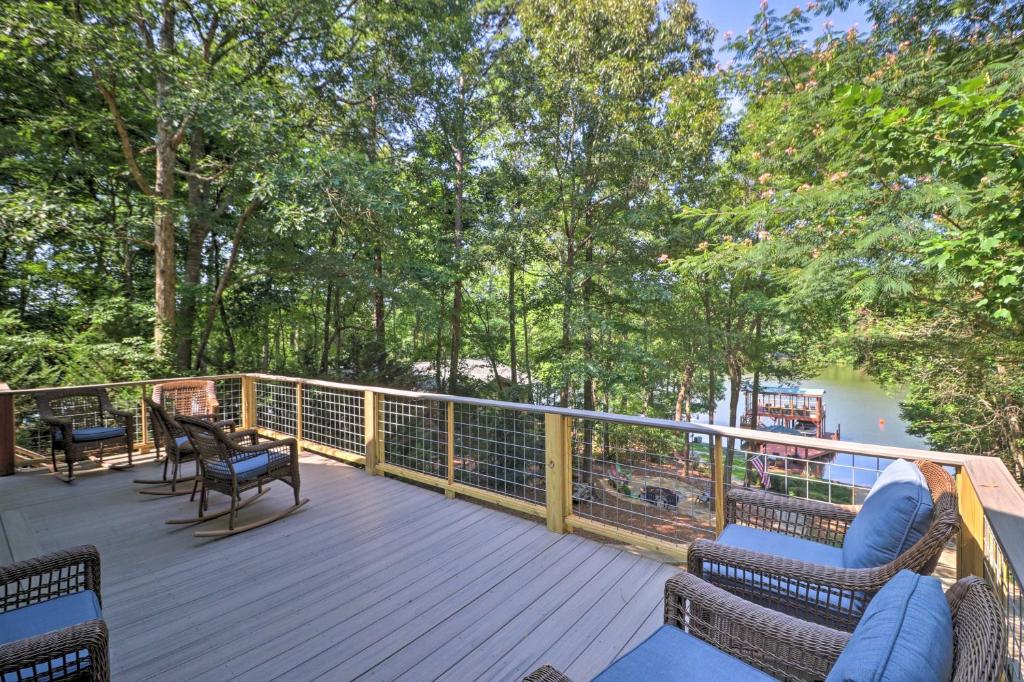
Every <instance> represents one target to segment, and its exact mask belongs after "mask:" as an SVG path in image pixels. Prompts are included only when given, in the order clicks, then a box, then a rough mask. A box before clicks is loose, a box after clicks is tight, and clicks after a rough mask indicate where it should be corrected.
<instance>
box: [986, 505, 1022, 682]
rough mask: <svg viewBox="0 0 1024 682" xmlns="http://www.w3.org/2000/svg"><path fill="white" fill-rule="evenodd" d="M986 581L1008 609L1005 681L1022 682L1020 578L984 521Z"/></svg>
mask: <svg viewBox="0 0 1024 682" xmlns="http://www.w3.org/2000/svg"><path fill="white" fill-rule="evenodd" d="M984 544H985V578H986V579H987V580H988V584H989V585H991V586H992V588H993V591H994V592H995V595H996V599H998V600H999V601H1000V603H1002V605H1003V607H1004V608H1005V612H1004V615H1005V618H1006V621H1005V622H1006V678H1007V679H1008V680H1014V681H1019V680H1021V679H1022V672H1024V594H1022V588H1021V583H1020V578H1019V576H1017V574H1016V573H1015V572H1014V570H1013V567H1012V566H1010V564H1009V562H1007V561H1006V556H1005V555H1004V553H1003V548H1002V545H1001V544H1000V542H999V538H997V537H996V536H995V533H993V532H992V528H991V526H990V525H989V523H988V521H987V520H986V522H985V541H984Z"/></svg>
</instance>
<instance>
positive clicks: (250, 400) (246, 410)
mask: <svg viewBox="0 0 1024 682" xmlns="http://www.w3.org/2000/svg"><path fill="white" fill-rule="evenodd" d="M242 428H243V429H253V428H256V380H255V379H253V378H252V377H251V376H248V375H244V376H243V377H242Z"/></svg>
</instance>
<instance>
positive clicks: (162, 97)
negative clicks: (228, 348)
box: [153, 0, 177, 357]
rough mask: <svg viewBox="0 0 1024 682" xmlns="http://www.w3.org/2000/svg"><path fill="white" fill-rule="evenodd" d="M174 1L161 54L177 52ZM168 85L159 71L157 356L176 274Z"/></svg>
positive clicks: (166, 9)
mask: <svg viewBox="0 0 1024 682" xmlns="http://www.w3.org/2000/svg"><path fill="white" fill-rule="evenodd" d="M174 4H175V3H174V2H172V0H164V3H163V9H162V12H161V14H162V16H161V22H160V51H161V52H162V53H163V54H164V55H171V54H173V53H174V28H175V9H174ZM168 88H169V84H168V82H167V75H166V74H165V73H164V72H163V67H157V71H156V102H155V104H156V107H155V108H156V112H157V121H156V145H155V146H156V150H155V153H156V177H155V180H154V183H153V192H154V194H155V200H156V207H155V210H154V211H153V251H154V254H153V260H154V273H155V274H154V283H153V289H154V291H155V295H156V325H155V327H154V329H153V347H154V349H155V352H156V354H157V357H162V356H163V355H164V353H165V352H166V351H167V349H168V342H169V340H170V339H169V338H168V336H167V335H168V334H169V333H171V332H173V330H174V308H175V287H176V284H177V281H176V280H177V272H176V270H175V257H174V213H173V209H172V206H171V201H172V200H173V199H174V185H175V177H174V167H175V163H176V159H175V148H176V146H177V144H176V142H175V133H174V131H173V129H172V125H171V122H170V121H168V120H167V118H166V117H165V103H166V98H167V91H168Z"/></svg>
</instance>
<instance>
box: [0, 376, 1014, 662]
mask: <svg viewBox="0 0 1024 682" xmlns="http://www.w3.org/2000/svg"><path fill="white" fill-rule="evenodd" d="M205 378H208V379H211V380H213V381H215V382H216V383H217V395H218V398H219V400H220V405H221V412H222V415H223V417H224V418H230V419H235V420H237V421H238V422H239V423H241V425H243V426H245V427H255V428H257V429H259V430H260V431H261V432H262V433H263V434H265V435H267V436H279V435H285V436H292V437H294V438H296V439H297V440H298V441H299V442H300V445H301V447H302V448H303V449H305V450H307V451H312V452H317V453H320V454H323V455H326V456H329V457H334V458H338V459H341V460H344V461H346V462H349V463H352V464H356V465H359V466H363V467H365V469H366V471H367V472H368V473H370V474H377V475H389V476H394V477H398V478H403V479H406V480H409V481H413V482H416V483H419V484H426V485H430V486H433V487H435V488H438V489H440V490H443V491H444V493H445V494H446V495H448V496H449V497H454V496H457V495H458V496H464V497H470V498H475V499H477V500H481V501H483V502H486V503H489V504H493V505H496V506H499V507H502V508H506V509H510V510H513V511H515V512H518V513H524V514H529V515H534V516H537V517H539V518H542V519H544V520H545V522H546V524H547V526H548V527H549V528H550V529H551V530H553V531H556V532H568V531H583V532H587V533H591V534H595V535H598V536H602V537H605V538H608V539H611V540H615V541H619V542H626V543H630V544H633V545H636V546H638V547H642V548H645V549H648V550H654V551H657V552H660V553H662V554H664V555H665V556H667V557H669V558H671V559H673V560H677V561H684V560H685V557H686V547H687V545H688V544H689V542H690V541H692V540H693V539H696V538H699V537H714V536H715V534H716V533H718V532H720V531H721V529H722V528H723V526H724V523H725V515H724V499H725V492H726V489H727V487H729V486H747V485H753V486H761V485H763V484H764V483H765V482H767V487H769V488H770V489H772V490H775V491H777V492H779V493H782V494H788V495H796V496H800V497H807V498H811V499H819V500H824V501H828V502H833V503H838V504H859V503H861V502H862V501H863V497H864V495H865V494H866V491H867V490H868V489H869V488H870V487H871V485H872V484H873V483H874V481H875V479H876V478H877V476H878V474H879V472H880V471H881V470H882V469H883V468H884V466H885V464H886V463H887V462H888V461H891V460H893V459H896V458H902V459H908V460H918V459H929V460H932V461H935V462H938V463H940V464H943V465H945V466H946V467H948V469H949V470H950V472H951V473H952V474H954V475H955V476H956V480H957V488H958V491H959V506H960V517H961V525H962V530H961V533H960V537H959V539H958V542H957V543H956V546H955V547H951V548H950V549H951V553H953V552H955V565H956V573H957V575H958V576H964V575H979V576H982V577H984V578H986V579H987V580H988V581H989V582H990V583H991V584H992V585H993V586H994V588H995V590H996V592H997V594H998V595H999V597H1000V599H1001V601H1002V602H1003V603H1004V604H1005V605H1006V622H1007V627H1008V630H1009V634H1010V637H1009V647H1010V651H1009V661H1010V664H1009V667H1008V670H1007V675H1008V677H1010V678H1012V679H1020V671H1021V666H1022V663H1024V650H1022V647H1024V630H1022V623H1024V621H1022V609H1024V596H1022V587H1021V582H1020V578H1019V576H1020V575H1021V574H1022V571H1024V491H1022V490H1021V488H1020V487H1019V486H1018V485H1017V484H1016V482H1015V481H1014V480H1013V477H1012V476H1011V475H1010V473H1009V471H1008V470H1007V469H1006V467H1005V466H1004V465H1003V463H1002V462H1001V461H1000V460H999V459H997V458H993V457H974V456H968V455H960V454H955V453H945V452H935V451H924V450H913V449H907V448H895V447H885V446H878V445H870V444H865V443H853V442H845V441H833V440H824V439H814V438H807V437H804V436H794V435H787V434H777V433H771V432H766V431H753V430H749V429H737V428H730V427H724V426H714V425H706V424H695V423H688V422H674V421H671V420H666V419H652V418H648V417H639V416H628V415H619V414H611V413H601V412H588V411H583V410H574V409H565V408H558V407H551V406H542V405H531V404H524V403H512V402H501V401H493V400H484V399H479V398H470V397H462V396H449V395H439V394H432V393H423V392H417V391H405V390H398V389H390V388H380V387H372V386H359V385H351V384H343V383H337V382H330V381H320V380H314V379H300V378H295V377H283V376H274V375H268V374H233V375H219V376H212V377H205ZM161 381H166V380H159V379H156V380H150V381H138V382H125V383H118V384H108V385H106V388H107V389H108V391H109V392H110V394H111V397H112V399H113V400H114V402H115V404H116V405H117V406H119V407H122V408H125V409H133V410H135V412H136V414H137V417H136V422H137V426H138V429H137V431H136V433H137V436H136V445H135V447H136V449H137V451H138V452H140V453H145V452H148V451H150V450H152V448H153V438H152V434H151V430H150V428H149V426H148V415H146V413H145V410H143V409H142V400H141V399H142V397H144V396H146V395H148V393H149V391H150V390H151V387H152V385H154V384H157V383H160V382H161ZM42 390H45V389H23V390H10V389H8V388H7V387H6V385H3V384H0V475H6V474H9V473H13V472H14V468H15V465H16V463H17V462H19V461H21V462H23V463H26V464H33V463H36V464H39V463H45V462H46V461H48V459H49V440H50V434H49V430H48V429H47V428H45V426H44V425H43V424H41V422H40V420H39V419H38V414H37V413H36V408H35V401H34V394H36V393H38V392H40V391H42ZM808 457H811V458H810V459H808ZM814 457H818V458H817V459H815V458H814Z"/></svg>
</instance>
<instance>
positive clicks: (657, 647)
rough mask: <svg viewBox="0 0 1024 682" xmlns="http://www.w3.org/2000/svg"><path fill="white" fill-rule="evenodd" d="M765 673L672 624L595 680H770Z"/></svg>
mask: <svg viewBox="0 0 1024 682" xmlns="http://www.w3.org/2000/svg"><path fill="white" fill-rule="evenodd" d="M771 679H773V678H772V677H769V676H768V675H766V674H765V673H763V672H761V671H760V670H758V669H757V668H755V667H753V666H751V665H748V664H746V663H744V662H743V661H741V660H740V659H738V658H733V657H732V656H730V655H729V654H727V653H724V652H722V651H719V650H718V649H716V648H715V647H713V646H711V645H710V644H708V643H707V642H705V641H703V640H701V639H697V638H696V637H694V636H693V635H689V634H687V633H685V632H683V631H682V630H680V629H679V628H677V627H674V626H672V625H662V626H661V627H660V628H658V630H656V631H655V632H654V634H653V635H651V636H650V637H648V638H647V639H645V640H644V641H643V642H641V643H640V644H638V645H637V646H636V647H635V648H634V649H632V650H631V651H630V652H629V653H627V654H626V655H625V656H623V657H622V658H620V659H619V660H617V661H615V662H614V663H612V664H611V665H610V666H608V667H607V668H605V670H604V671H603V672H601V674H599V675H598V676H597V677H595V678H594V682H643V681H646V680H663V681H665V682H687V681H691V680H692V681H694V682H696V681H697V680H729V682H744V681H746V680H756V681H757V682H761V681H762V680H771Z"/></svg>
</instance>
